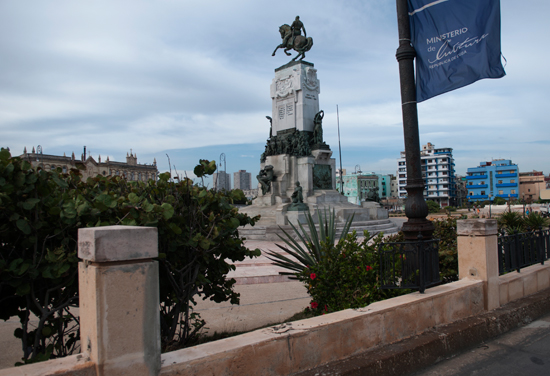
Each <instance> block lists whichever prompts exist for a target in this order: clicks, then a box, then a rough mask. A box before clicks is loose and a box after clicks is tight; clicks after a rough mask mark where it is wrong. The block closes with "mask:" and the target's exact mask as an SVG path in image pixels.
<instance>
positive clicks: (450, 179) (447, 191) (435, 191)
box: [397, 142, 456, 207]
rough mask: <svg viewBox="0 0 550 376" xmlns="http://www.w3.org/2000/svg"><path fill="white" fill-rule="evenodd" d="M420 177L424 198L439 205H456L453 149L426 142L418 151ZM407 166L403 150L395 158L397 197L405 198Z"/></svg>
mask: <svg viewBox="0 0 550 376" xmlns="http://www.w3.org/2000/svg"><path fill="white" fill-rule="evenodd" d="M420 159H421V168H422V178H423V179H424V183H425V184H426V187H425V190H424V198H425V199H426V200H432V201H435V202H437V203H438V204H439V205H440V206H442V207H445V206H449V205H456V202H455V201H456V177H455V163H454V158H453V149H451V148H438V149H436V148H435V147H434V145H433V144H431V143H429V142H428V143H427V144H426V145H423V146H422V150H421V151H420ZM406 185H407V167H406V163H405V152H404V151H402V152H401V158H399V159H398V160H397V186H398V195H399V198H406V197H407V191H406V190H405V186H406Z"/></svg>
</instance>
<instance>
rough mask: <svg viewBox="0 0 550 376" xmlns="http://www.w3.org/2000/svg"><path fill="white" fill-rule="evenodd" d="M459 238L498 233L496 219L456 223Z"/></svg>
mask: <svg viewBox="0 0 550 376" xmlns="http://www.w3.org/2000/svg"><path fill="white" fill-rule="evenodd" d="M456 223H457V225H456V234H457V235H459V236H472V235H473V236H489V235H496V234H497V232H498V226H497V220H496V219H463V220H459V221H457V222H456Z"/></svg>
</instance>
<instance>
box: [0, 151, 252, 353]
mask: <svg viewBox="0 0 550 376" xmlns="http://www.w3.org/2000/svg"><path fill="white" fill-rule="evenodd" d="M215 169H216V165H215V162H214V161H212V162H210V161H206V160H201V161H200V164H199V165H198V166H197V167H196V168H195V171H194V172H195V174H196V175H197V176H199V177H202V176H204V175H209V174H212V173H213V172H214V171H215ZM256 220H257V218H250V217H248V216H247V215H245V214H241V213H239V212H238V211H237V209H236V208H235V207H234V206H233V201H232V196H231V195H230V194H226V193H220V192H215V191H213V190H208V189H207V188H204V187H199V186H197V185H194V184H193V182H192V181H191V180H189V179H184V180H183V181H172V180H171V179H170V174H169V173H165V174H161V175H160V177H159V180H158V181H153V180H149V181H148V182H128V181H126V180H124V179H121V178H120V177H116V176H115V177H103V176H97V177H95V178H88V179H87V180H86V181H82V179H81V175H80V172H79V171H78V170H71V171H70V172H69V173H68V174H63V173H61V170H59V169H58V170H57V171H44V170H42V169H38V170H37V171H35V170H33V169H31V166H30V164H29V163H28V162H25V161H22V160H21V159H19V158H12V157H11V155H10V153H9V152H8V151H7V150H5V149H2V150H1V151H0V318H2V319H4V320H7V319H9V318H10V317H14V316H18V317H19V318H20V322H21V328H18V329H17V330H16V332H15V335H16V336H17V337H18V338H21V341H22V345H23V349H24V353H23V360H24V361H25V362H33V361H39V360H45V359H49V358H53V357H60V356H65V355H69V354H71V353H73V352H74V351H76V350H77V348H76V344H77V340H78V338H79V320H78V317H76V316H74V314H73V313H72V312H73V311H71V308H74V307H77V306H78V280H77V278H78V275H77V264H78V259H77V257H76V252H77V231H78V228H80V227H93V226H107V225H114V224H122V225H135V226H155V227H157V228H158V233H159V252H160V254H159V263H160V296H161V304H160V307H159V309H160V310H161V337H162V341H163V347H164V348H165V349H166V348H168V347H170V346H174V345H175V344H177V345H178V346H186V345H190V344H193V343H194V341H195V340H196V339H197V336H198V331H199V330H200V328H201V327H202V326H203V325H204V321H203V320H201V319H200V317H199V316H198V315H196V314H194V313H193V312H192V307H193V305H194V304H195V300H194V299H195V298H196V297H197V296H200V297H202V298H203V299H207V298H208V299H211V300H214V301H216V302H221V301H227V300H230V301H231V303H234V304H235V303H238V301H239V294H238V293H236V292H235V291H234V290H233V286H234V284H235V280H233V279H229V280H228V279H226V275H227V273H228V272H229V271H230V270H232V269H234V268H235V267H234V266H233V265H231V264H229V263H228V261H241V260H243V259H244V258H245V257H254V256H258V255H259V254H260V251H259V250H257V249H256V250H248V249H247V248H246V247H244V244H243V239H242V238H240V237H239V235H238V227H239V226H244V225H248V224H249V225H253V224H254V223H255V221H256ZM31 315H36V316H37V317H38V318H39V324H38V325H37V327H36V328H31V327H30V326H29V318H30V317H31Z"/></svg>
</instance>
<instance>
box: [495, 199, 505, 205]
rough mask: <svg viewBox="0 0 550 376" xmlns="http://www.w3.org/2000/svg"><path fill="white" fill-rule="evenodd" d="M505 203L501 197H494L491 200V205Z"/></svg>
mask: <svg viewBox="0 0 550 376" xmlns="http://www.w3.org/2000/svg"><path fill="white" fill-rule="evenodd" d="M504 204H506V200H505V199H504V198H502V197H495V198H494V200H493V205H504Z"/></svg>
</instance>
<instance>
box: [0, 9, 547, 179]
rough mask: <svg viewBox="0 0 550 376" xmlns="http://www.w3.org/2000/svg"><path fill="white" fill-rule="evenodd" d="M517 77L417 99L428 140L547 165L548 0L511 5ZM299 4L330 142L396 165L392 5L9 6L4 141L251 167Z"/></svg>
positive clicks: (0, 30) (464, 151)
mask: <svg viewBox="0 0 550 376" xmlns="http://www.w3.org/2000/svg"><path fill="white" fill-rule="evenodd" d="M501 13H502V52H503V55H504V56H505V58H506V59H507V65H506V66H505V70H506V73H507V75H506V76H505V77H504V78H501V79H498V80H492V79H491V80H482V81H478V82H477V83H474V84H473V85H470V86H468V87H465V88H462V89H459V90H456V91H453V92H451V93H448V94H444V95H441V96H438V97H436V98H433V99H430V100H427V101H425V102H423V103H420V104H419V105H418V113H419V124H420V140H421V144H425V143H426V142H431V143H433V144H435V146H436V147H451V148H453V149H454V156H455V162H456V170H457V173H459V174H464V173H465V172H466V169H467V168H468V167H475V166H477V165H478V164H479V162H481V161H486V160H491V159H493V158H506V159H512V161H513V162H514V163H517V164H518V166H519V168H520V170H521V171H530V170H533V169H535V170H539V171H540V170H542V171H544V172H545V174H548V173H549V172H550V165H549V162H548V161H549V159H550V158H549V155H550V132H549V131H548V123H549V121H548V108H549V104H548V94H549V92H550V74H549V70H548V61H549V59H548V57H549V52H548V48H547V47H546V44H547V43H546V39H545V36H546V34H547V29H548V28H547V27H546V26H544V25H547V24H548V22H547V21H545V20H544V19H545V18H547V17H548V14H550V1H548V0H528V1H512V0H501ZM296 15H300V18H301V20H302V22H303V23H304V25H305V28H306V30H307V35H308V36H311V37H312V38H313V40H314V45H313V48H312V49H311V51H309V52H308V53H307V54H306V55H307V56H306V59H305V60H306V61H309V62H312V63H313V64H315V68H316V69H317V70H318V73H317V75H318V78H319V80H320V84H321V94H320V97H319V100H320V108H321V109H323V110H324V111H325V118H324V122H323V126H324V135H325V139H326V142H327V143H328V144H330V145H331V148H332V150H333V151H334V154H333V157H336V160H337V163H339V159H338V139H337V128H336V124H337V123H336V105H338V106H339V110H340V128H341V144H342V160H343V166H344V168H347V169H348V171H349V170H354V168H355V166H356V165H359V166H360V167H361V169H362V170H363V171H376V172H382V173H395V170H396V159H397V158H398V157H399V152H400V151H401V150H404V147H403V145H404V143H403V130H402V125H401V109H400V91H399V77H398V66H397V62H396V60H395V50H396V48H397V46H398V40H397V39H398V38H397V21H396V12H395V1H392V0H357V1H355V0H346V1H328V0H315V1H286V0H279V1H259V0H255V1H253V0H231V1H228V0H219V1H218V0H202V1H177V0H156V1H140V0H131V1H122V0H118V1H113V0H109V1H98V0H95V1H72V0H70V1H69V0H67V1H59V0H49V1H39V0H34V1H31V0H29V1H21V0H2V1H0V146H4V147H6V146H7V147H10V149H11V150H12V154H17V155H18V154H21V153H22V152H23V147H25V146H26V147H27V149H28V150H29V151H30V150H31V149H32V147H33V146H34V147H36V146H37V145H41V146H42V149H43V152H44V154H59V155H62V154H63V153H64V152H65V153H67V155H70V153H71V152H73V151H74V152H75V154H76V155H77V156H80V154H81V153H82V148H83V146H84V145H86V146H87V148H88V150H89V151H90V152H91V154H92V156H93V157H94V158H96V159H97V156H98V155H99V154H101V156H102V158H103V159H104V158H105V157H106V156H110V157H111V159H114V160H118V161H124V158H125V156H126V153H127V152H129V151H130V150H132V151H133V152H134V153H136V154H137V156H138V162H139V163H151V162H152V161H153V158H156V159H157V162H158V164H159V168H160V170H161V171H165V170H166V169H167V168H168V163H167V159H166V154H168V155H170V158H171V162H172V165H175V166H176V168H177V169H178V171H179V172H180V173H182V172H183V171H184V170H187V171H189V170H192V169H193V167H194V165H195V164H196V163H197V162H198V159H200V158H205V159H217V160H219V158H220V153H222V152H223V153H225V154H226V160H227V167H226V169H227V172H230V173H232V172H234V171H237V170H239V169H247V170H248V171H251V172H253V175H255V174H256V173H257V170H258V169H259V156H260V154H261V152H262V151H263V150H262V149H263V146H264V145H265V140H266V138H267V137H268V135H269V122H268V121H267V120H266V119H265V116H266V115H271V98H270V95H269V86H270V84H271V80H272V78H273V77H274V69H275V68H277V67H279V66H281V65H283V64H285V63H287V62H288V61H289V60H290V59H289V58H287V57H286V56H285V55H284V54H283V53H282V51H278V53H277V56H275V57H272V56H271V53H272V51H273V49H274V48H275V47H276V46H277V44H279V43H280V35H279V32H278V28H279V26H280V25H282V24H284V23H287V24H290V23H292V21H293V20H294V17H295V16H296Z"/></svg>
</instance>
